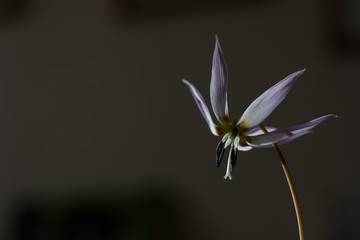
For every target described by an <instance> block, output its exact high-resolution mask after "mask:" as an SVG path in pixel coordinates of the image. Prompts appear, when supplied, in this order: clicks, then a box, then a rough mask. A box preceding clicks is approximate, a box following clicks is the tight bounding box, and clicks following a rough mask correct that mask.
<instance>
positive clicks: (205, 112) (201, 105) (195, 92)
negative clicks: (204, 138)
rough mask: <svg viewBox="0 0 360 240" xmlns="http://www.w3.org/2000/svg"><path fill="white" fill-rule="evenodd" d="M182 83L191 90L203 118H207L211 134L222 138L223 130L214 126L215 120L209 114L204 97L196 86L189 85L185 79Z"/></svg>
mask: <svg viewBox="0 0 360 240" xmlns="http://www.w3.org/2000/svg"><path fill="white" fill-rule="evenodd" d="M182 81H183V83H185V85H186V86H187V87H188V88H189V90H190V92H191V94H192V96H193V97H194V100H195V102H196V104H197V106H198V107H199V110H200V112H201V114H202V115H203V117H204V118H205V121H206V122H207V124H208V125H209V128H210V130H211V132H212V133H213V134H214V135H215V136H222V135H223V134H222V133H221V130H222V128H220V127H218V126H216V125H215V124H214V122H213V120H212V118H211V114H210V112H209V109H208V107H207V106H206V103H205V101H204V99H203V97H202V96H201V94H200V92H199V91H198V90H197V89H196V88H195V86H194V85H192V84H191V83H189V82H188V81H186V80H185V79H183V80H182Z"/></svg>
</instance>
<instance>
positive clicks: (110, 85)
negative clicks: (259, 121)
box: [0, 0, 360, 240]
mask: <svg viewBox="0 0 360 240" xmlns="http://www.w3.org/2000/svg"><path fill="white" fill-rule="evenodd" d="M171 2H172V3H171V4H169V2H167V4H165V1H164V2H163V1H154V2H150V3H149V2H146V1H130V0H128V1H88V0H86V1H85V0H82V1H81V0H77V1H40V0H32V1H30V0H28V1H25V0H22V1H10V0H9V1H8V2H7V3H6V4H3V5H1V8H2V10H1V12H2V13H3V15H2V16H3V17H2V18H1V20H0V21H1V22H0V122H1V124H0V135H1V138H0V139H1V141H0V238H1V239H46V237H45V238H41V237H39V236H38V237H37V238H30V237H28V236H30V235H31V231H28V230H24V229H26V227H24V225H26V224H28V222H30V223H32V224H33V225H31V224H30V225H29V226H30V227H29V229H32V230H33V231H35V230H34V229H42V230H44V229H46V224H45V225H44V223H47V222H48V219H47V216H49V215H51V214H50V213H48V212H51V211H52V209H62V208H61V207H60V208H59V204H60V205H61V204H62V203H65V202H66V203H67V204H68V205H70V206H73V207H72V208H75V209H76V208H77V207H76V206H78V205H77V204H74V203H73V202H74V201H75V200H74V199H77V200H76V201H77V203H79V202H80V203H79V205H81V203H82V202H84V203H86V202H88V201H90V200H92V199H94V198H95V199H100V200H99V202H96V201H95V204H94V205H96V206H98V205H102V204H103V203H102V202H107V201H110V200H111V201H114V202H117V200H118V201H119V202H121V201H122V199H124V198H127V196H137V197H135V198H137V199H140V201H141V199H144V201H146V199H148V198H152V197H151V196H153V195H154V196H160V198H162V199H165V200H164V202H166V203H164V204H163V205H161V204H160V205H161V207H160V209H162V210H161V211H164V212H168V213H169V215H168V216H166V217H164V216H163V218H164V219H167V220H169V221H170V222H171V223H168V224H169V225H171V227H168V226H167V225H165V224H164V227H161V226H160V227H158V228H157V231H159V232H162V231H168V234H169V235H168V236H166V237H164V238H166V239H175V238H176V236H178V238H179V239H195V238H196V239H197V238H203V239H297V225H296V218H295V213H294V210H293V206H292V201H291V198H290V194H289V190H288V187H287V184H286V181H285V178H284V175H283V173H282V170H281V167H280V164H279V161H278V159H277V158H276V155H275V153H274V152H273V150H272V149H261V150H253V151H250V152H239V154H238V163H237V168H236V170H235V172H234V179H233V180H232V181H225V180H224V179H223V175H224V174H225V164H222V166H221V167H220V168H219V169H216V168H215V154H214V153H215V147H216V144H217V142H218V140H219V139H217V138H216V137H214V136H212V135H211V133H210V131H209V129H208V127H207V126H206V123H205V121H204V120H203V119H202V116H201V114H200V113H199V111H198V109H197V107H196V105H195V103H194V101H193V99H192V97H191V95H190V93H189V91H188V89H187V88H186V87H185V86H184V85H183V83H182V82H181V79H182V78H186V79H188V80H189V81H191V82H193V83H194V84H195V85H196V86H197V87H198V89H199V90H200V91H201V93H202V94H203V96H204V99H205V100H206V101H207V103H208V104H210V101H209V82H210V71H211V61H212V60H211V59H212V52H213V48H214V42H215V34H218V35H219V37H220V42H221V45H222V49H223V52H224V55H225V58H226V60H227V63H228V69H229V93H228V94H229V109H230V117H231V119H232V120H236V119H237V118H239V117H240V116H241V114H242V112H243V111H244V109H245V108H246V107H247V106H248V104H250V103H251V101H252V100H254V99H255V98H256V97H257V96H258V95H260V94H261V93H262V92H263V91H264V90H266V89H267V88H268V87H270V86H272V85H273V84H275V83H276V82H277V81H279V80H281V79H282V78H283V77H285V76H286V75H288V74H290V73H292V72H294V71H297V70H300V69H303V68H307V71H306V72H305V73H304V75H302V77H301V78H300V79H299V80H298V82H297V83H296V84H295V86H294V88H293V90H292V91H291V92H290V94H289V96H288V97H287V98H286V100H285V101H284V102H283V103H282V104H281V105H280V107H279V108H278V109H277V110H276V111H274V113H273V114H272V115H271V116H270V117H269V118H268V119H267V120H266V121H265V123H264V124H266V125H271V126H276V127H281V126H283V127H285V126H289V125H292V124H297V123H301V122H305V121H308V120H310V119H313V118H316V117H318V116H321V115H325V114H328V113H336V114H338V115H339V118H337V119H332V120H329V121H327V122H325V123H323V124H321V125H320V126H318V127H317V128H315V130H314V133H313V134H311V135H307V136H304V137H302V138H301V139H298V140H296V141H294V142H292V143H289V144H287V145H285V146H283V147H282V148H281V149H282V150H283V153H284V155H285V157H286V159H287V162H288V165H289V167H290V170H291V172H292V174H293V178H294V182H295V185H296V188H297V191H298V195H299V200H300V204H301V209H302V211H303V218H304V224H305V233H306V235H307V239H308V240H311V239H317V240H321V239H323V240H328V239H359V238H360V233H359V231H358V225H359V217H360V209H359V204H358V203H359V200H360V192H359V189H360V182H359V181H360V177H359V166H360V162H359V156H358V151H357V150H358V147H359V146H358V143H359V140H358V139H359V137H358V132H359V130H358V123H359V113H358V111H359V110H358V104H359V99H358V96H359V87H360V84H359V71H360V68H359V67H360V55H359V54H358V53H359V51H358V50H359V48H358V46H359V41H358V40H359V32H360V31H359V29H360V28H359V19H358V16H357V17H356V15H358V14H353V15H352V13H353V12H355V13H359V11H360V8H357V7H356V6H354V7H350V8H345V9H347V10H348V12H346V11H344V6H343V5H344V4H345V3H344V4H342V2H341V1H339V2H336V1H333V2H330V1H320V0H318V1H313V0H306V1H285V0H273V1H271V0H268V1H254V2H251V1H243V2H242V1H240V2H235V1H227V2H226V4H220V3H216V2H212V3H211V4H209V5H207V3H206V2H205V1H199V2H196V1H194V3H191V2H190V1H185V2H182V3H180V2H177V1H171ZM345 2H346V3H347V2H351V1H345ZM354 16H355V17H354ZM225 157H226V156H225ZM149 196H150V197H149ZM30 202H31V203H33V202H35V204H34V205H31V204H29V203H30ZM44 203H45V205H46V208H45V207H44V209H48V210H46V211H45V212H46V213H45V214H44V216H45V217H44V218H43V219H42V220H41V221H39V223H37V222H36V221H33V219H37V218H36V217H34V216H37V215H36V214H37V213H38V212H39V211H41V210H43V206H44V205H43V204H44ZM28 205H31V206H30V207H29V206H28ZM115 205H116V204H115ZM120 205H121V204H120ZM140 205H141V204H140ZM34 206H35V207H34ZM164 206H165V207H164ZM123 208H124V209H126V206H125V207H124V206H123ZM29 209H31V211H33V212H34V214H35V215H34V216H33V215H31V214H30V215H29V216H30V217H29V219H30V220H24V217H21V216H24V212H26V211H29ZM92 209H93V208H92V207H89V208H88V209H87V210H86V211H87V213H90V214H91V212H92V211H93V210H92ZM135 209H136V207H135ZM59 211H60V212H62V210H59ZM64 211H68V212H73V211H74V210H64ZM110 212H111V211H110ZM85 215H86V214H85ZM115 215H116V214H115ZM120 215H121V214H120ZM131 215H132V213H130V215H129V216H131ZM155 215H156V214H155ZM19 216H20V217H19ZM25 216H27V215H26V214H25ZM31 216H32V217H31ZM54 216H55V217H53V218H54V219H57V217H58V215H56V214H55V215H54ZM151 216H153V215H151V214H150V222H151ZM25 218H26V217H25ZM59 218H60V217H59ZM85 218H86V217H85ZM167 220H166V221H165V222H167ZM27 221H28V222H27ZM99 222H100V223H101V222H102V221H101V219H100V220H98V223H99ZM100 223H99V224H100ZM99 224H98V225H99ZM134 224H135V226H136V224H137V223H134ZM146 224H147V223H145V225H146ZM54 225H56V224H54ZM98 225H96V223H94V228H96V227H99V226H98ZM104 225H106V226H107V224H104ZM120 225H121V224H120ZM140 225H141V224H140V223H139V226H140ZM26 226H27V225H26ZM94 228H91V227H85V230H84V231H87V230H89V235H91V236H93V238H81V237H79V238H76V237H74V238H71V239H115V237H114V236H115V235H112V234H110V233H106V234H103V235H101V234H99V236H98V237H95V235H92V234H91V229H94ZM99 228H101V226H100V227H99ZM104 228H106V227H104ZM115 228H116V227H115ZM124 228H126V227H124ZM139 228H141V227H139ZM139 228H137V229H139ZM169 229H170V230H169ZM27 231H28V232H27ZM49 231H50V230H49ZM124 231H125V230H124ZM134 231H137V230H134ZM139 231H140V230H139ZM19 232H22V233H21V234H19ZM50 232H51V231H50ZM54 234H55V233H54ZM179 234H180V235H179ZM181 234H184V236H182V237H179V236H181ZM50 235H51V233H50ZM50 235H47V236H50ZM170 236H171V237H170ZM111 237H113V238H111ZM67 238H68V237H64V238H63V239H67ZM69 238H70V237H69ZM128 238H129V239H137V238H135V237H133V238H132V237H128ZM53 239H54V238H53ZM59 239H61V237H60V238H59ZM116 239H117V238H116ZM143 239H150V238H147V237H146V236H145V237H144V238H143ZM151 239H152V238H151ZM154 239H156V237H155V238H154Z"/></svg>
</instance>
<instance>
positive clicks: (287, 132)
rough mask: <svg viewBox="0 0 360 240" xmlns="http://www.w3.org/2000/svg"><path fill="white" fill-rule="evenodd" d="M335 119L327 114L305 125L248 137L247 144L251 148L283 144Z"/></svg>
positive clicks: (333, 115) (332, 115)
mask: <svg viewBox="0 0 360 240" xmlns="http://www.w3.org/2000/svg"><path fill="white" fill-rule="evenodd" d="M335 117H337V116H336V115H335V114H328V115H325V116H322V117H319V118H316V119H314V120H311V121H309V122H306V123H302V124H298V125H294V126H291V127H287V128H282V129H279V130H276V131H273V132H270V133H267V134H262V135H258V136H251V137H249V140H247V141H248V144H249V145H250V146H253V147H266V146H267V145H271V144H272V143H279V144H284V143H287V142H290V141H292V140H294V139H296V138H298V137H300V136H302V135H304V134H306V133H308V132H309V130H311V129H312V128H314V127H315V126H317V125H319V124H320V123H322V122H323V121H325V120H328V119H330V118H335Z"/></svg>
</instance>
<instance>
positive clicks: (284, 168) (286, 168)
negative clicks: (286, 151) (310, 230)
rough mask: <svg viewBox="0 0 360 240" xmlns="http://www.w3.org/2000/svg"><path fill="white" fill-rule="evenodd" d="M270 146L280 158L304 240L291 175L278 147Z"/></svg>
mask: <svg viewBox="0 0 360 240" xmlns="http://www.w3.org/2000/svg"><path fill="white" fill-rule="evenodd" d="M259 128H260V129H261V130H262V131H263V132H264V133H268V131H267V130H266V128H265V127H264V126H263V125H261V124H260V125H259ZM272 146H273V147H274V150H275V152H276V153H277V155H278V157H279V158H280V162H281V166H282V168H283V170H284V173H285V176H286V180H287V182H288V185H289V188H290V192H291V196H292V199H293V202H294V207H295V212H296V218H297V222H298V228H299V237H300V240H304V239H305V238H304V225H303V222H302V218H301V212H300V207H299V201H298V198H297V195H296V192H295V187H294V183H293V181H292V179H291V175H290V171H289V168H288V167H287V164H286V162H285V159H284V156H283V155H282V153H281V151H280V148H279V147H278V145H276V144H275V143H274V144H272Z"/></svg>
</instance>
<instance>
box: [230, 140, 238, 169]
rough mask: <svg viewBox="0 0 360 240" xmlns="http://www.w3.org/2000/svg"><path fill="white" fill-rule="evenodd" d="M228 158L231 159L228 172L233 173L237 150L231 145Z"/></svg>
mask: <svg viewBox="0 0 360 240" xmlns="http://www.w3.org/2000/svg"><path fill="white" fill-rule="evenodd" d="M230 154H231V155H230V158H231V162H230V163H231V168H230V171H231V172H233V171H234V168H235V165H236V160H237V150H236V147H235V146H234V145H233V146H231V149H230Z"/></svg>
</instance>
